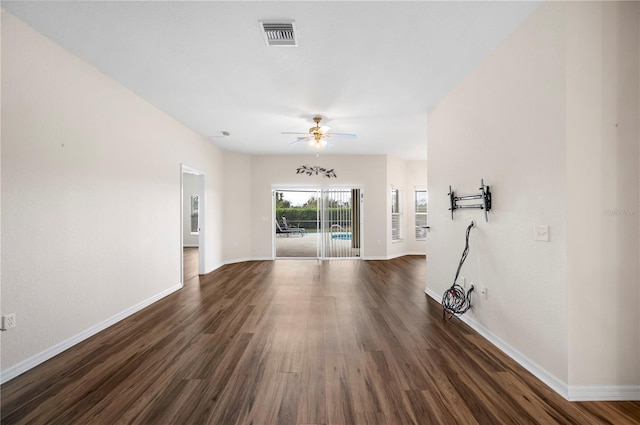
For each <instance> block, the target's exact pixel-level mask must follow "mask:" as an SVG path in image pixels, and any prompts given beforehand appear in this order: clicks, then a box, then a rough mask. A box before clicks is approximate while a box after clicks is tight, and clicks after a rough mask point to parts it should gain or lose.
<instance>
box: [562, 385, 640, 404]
mask: <svg viewBox="0 0 640 425" xmlns="http://www.w3.org/2000/svg"><path fill="white" fill-rule="evenodd" d="M569 401H640V385H616V386H575V385H570V386H569Z"/></svg>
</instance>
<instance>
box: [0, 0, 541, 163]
mask: <svg viewBox="0 0 640 425" xmlns="http://www.w3.org/2000/svg"><path fill="white" fill-rule="evenodd" d="M538 5H539V2H475V1H474V2H423V1H410V2H400V1H387V2H385V1H374V2H364V1H334V2H329V1H313V2H312V1H282V2H267V1H257V2H249V1H223V2H213V1H210V2H203V1H200V2H188V1H164V2H147V1H141V2H122V1H112V2H94V1H86V2H83V1H72V2H29V1H19V2H9V1H3V2H2V7H3V8H4V9H6V10H7V11H9V12H11V13H12V14H14V15H16V16H18V17H19V18H21V19H22V20H23V21H25V22H27V23H28V24H29V25H31V26H32V27H34V28H36V29H37V30H38V31H40V32H41V33H43V34H44V35H46V36H47V37H49V38H50V39H52V40H53V41H55V42H56V43H58V44H60V45H62V46H64V47H65V48H66V49H68V50H69V51H71V52H73V53H74V54H76V55H77V56H79V57H80V58H82V59H84V60H85V61H87V62H89V63H91V64H93V65H94V66H95V67H97V68H98V69H100V70H101V71H102V72H104V73H105V74H107V75H109V76H110V77H112V78H114V79H115V80H117V81H119V82H121V83H122V84H123V85H125V86H127V87H128V88H129V89H131V90H132V91H134V92H135V93H137V94H138V95H140V96H141V97H142V98H144V99H146V100H147V101H149V102H150V103H152V104H154V105H156V106H157V107H158V108H160V109H162V110H164V111H165V112H166V113H168V114H169V115H171V116H173V117H174V118H176V119H177V120H179V121H180V122H182V123H183V124H184V125H186V126H187V127H190V128H191V129H193V130H194V131H196V132H197V133H199V134H201V135H203V136H220V135H221V132H222V131H228V132H229V133H231V135H230V136H229V137H227V138H224V137H217V138H212V139H211V140H212V143H216V144H218V145H219V146H220V147H222V148H223V149H227V150H234V151H238V152H245V153H255V154H303V153H307V152H309V153H311V152H312V151H311V150H310V148H309V147H308V146H306V145H305V144H304V143H301V144H297V145H295V146H290V145H289V143H290V142H292V141H293V140H295V137H294V138H293V139H292V136H286V135H282V134H280V133H281V132H282V131H301V132H304V131H307V130H308V128H309V127H311V126H312V125H313V122H312V120H311V118H312V117H313V116H314V115H316V114H320V115H321V116H323V117H326V122H323V124H327V125H330V126H331V127H332V130H333V131H336V132H343V133H357V134H358V138H357V139H356V140H336V141H334V144H333V146H331V147H328V148H327V149H328V150H327V153H331V154H389V155H393V156H396V157H399V158H404V159H426V155H427V149H426V138H427V136H426V133H427V118H426V117H427V111H428V110H429V109H430V108H432V107H433V106H434V105H436V104H437V102H438V101H439V100H440V99H441V98H442V97H443V96H444V95H446V93H447V92H448V91H449V90H451V89H452V88H454V87H455V86H456V84H458V83H459V82H460V81H461V80H462V79H463V78H464V77H465V75H467V74H468V73H469V72H470V71H471V70H472V69H473V68H474V67H476V66H477V65H478V64H479V63H480V62H481V61H482V60H483V58H485V57H486V56H487V55H488V54H489V53H490V52H491V50H492V49H494V48H495V47H496V46H497V45H498V44H499V43H500V42H501V41H502V40H504V39H505V38H506V37H507V36H508V35H509V34H510V33H511V32H512V31H513V30H514V29H515V28H516V27H517V26H518V25H520V24H521V23H522V21H523V20H524V19H525V18H526V17H527V16H529V15H530V14H531V13H532V12H533V10H535V8H536V7H538ZM274 19H293V20H294V21H295V25H296V27H297V32H298V34H299V46H298V47H281V48H273V47H267V46H266V43H265V40H264V37H263V35H262V33H261V27H260V25H259V21H260V20H274ZM460 124H461V125H464V123H460Z"/></svg>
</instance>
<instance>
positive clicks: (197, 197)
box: [180, 164, 206, 286]
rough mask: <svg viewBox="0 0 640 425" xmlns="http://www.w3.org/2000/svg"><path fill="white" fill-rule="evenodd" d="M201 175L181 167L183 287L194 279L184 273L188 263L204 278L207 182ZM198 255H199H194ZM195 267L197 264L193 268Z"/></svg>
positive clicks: (192, 169)
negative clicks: (205, 195)
mask: <svg viewBox="0 0 640 425" xmlns="http://www.w3.org/2000/svg"><path fill="white" fill-rule="evenodd" d="M204 177H205V176H204V174H203V173H201V172H200V171H198V170H196V169H194V168H191V167H189V166H187V165H184V164H182V165H181V175H180V205H181V208H180V225H181V229H182V231H181V232H180V247H181V253H182V256H181V263H180V272H181V277H182V284H183V286H184V283H185V281H186V279H188V278H190V277H193V276H191V274H192V273H189V276H187V275H186V273H185V271H186V270H185V261H186V262H188V265H189V267H190V269H191V270H197V274H204V266H205V264H204V258H205V257H204V256H205V246H204V240H205V239H204V229H205V224H206V223H205V214H204V207H205V202H204V200H205V198H204V194H205V187H204V184H205V178H204ZM194 251H197V255H194V254H195V253H194ZM194 263H195V264H194Z"/></svg>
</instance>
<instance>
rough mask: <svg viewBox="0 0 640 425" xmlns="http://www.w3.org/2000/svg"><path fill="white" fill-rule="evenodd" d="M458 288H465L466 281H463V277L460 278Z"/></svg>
mask: <svg viewBox="0 0 640 425" xmlns="http://www.w3.org/2000/svg"><path fill="white" fill-rule="evenodd" d="M460 286H462V287H463V288H465V289H466V288H467V279H465V278H464V277H461V278H460Z"/></svg>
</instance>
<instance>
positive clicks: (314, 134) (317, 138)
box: [282, 115, 357, 150]
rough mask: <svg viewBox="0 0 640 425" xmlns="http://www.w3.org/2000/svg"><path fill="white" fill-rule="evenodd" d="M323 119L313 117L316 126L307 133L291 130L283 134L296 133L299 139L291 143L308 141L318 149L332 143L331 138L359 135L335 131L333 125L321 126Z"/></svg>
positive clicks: (351, 137) (348, 137)
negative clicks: (332, 128) (332, 129)
mask: <svg viewBox="0 0 640 425" xmlns="http://www.w3.org/2000/svg"><path fill="white" fill-rule="evenodd" d="M321 121H322V117H321V116H319V115H318V116H315V117H313V122H315V123H316V125H315V126H313V127H311V128H309V131H308V132H307V133H297V132H291V131H283V132H282V134H295V135H298V139H297V140H295V141H293V142H291V143H290V145H295V144H297V143H300V142H303V141H308V142H309V146H313V147H315V148H316V149H318V150H319V149H321V148H324V147H325V146H327V145H331V144H332V143H331V141H330V140H329V139H331V138H342V139H355V138H356V137H357V135H355V134H352V133H334V132H332V131H331V127H328V126H326V125H323V126H321V125H320V122H321Z"/></svg>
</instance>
